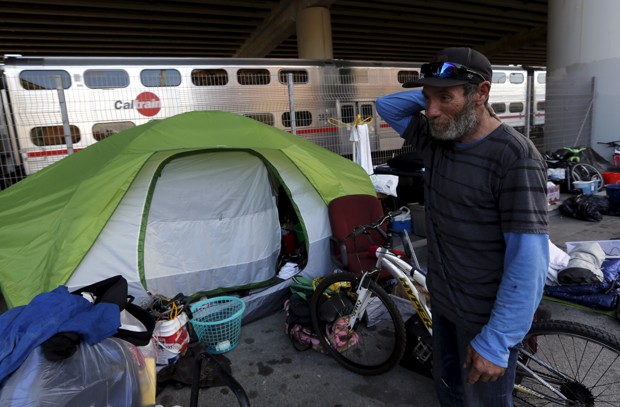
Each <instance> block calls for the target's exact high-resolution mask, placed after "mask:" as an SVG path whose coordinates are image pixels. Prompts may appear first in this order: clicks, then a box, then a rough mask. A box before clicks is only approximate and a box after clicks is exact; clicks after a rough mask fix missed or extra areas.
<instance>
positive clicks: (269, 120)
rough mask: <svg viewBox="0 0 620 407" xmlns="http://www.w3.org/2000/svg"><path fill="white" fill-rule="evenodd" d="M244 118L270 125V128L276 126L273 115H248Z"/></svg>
mask: <svg viewBox="0 0 620 407" xmlns="http://www.w3.org/2000/svg"><path fill="white" fill-rule="evenodd" d="M244 116H245V117H249V118H250V119H254V120H256V121H257V122H261V123H265V124H268V125H270V126H273V125H274V124H275V119H274V117H273V114H271V113H248V114H244Z"/></svg>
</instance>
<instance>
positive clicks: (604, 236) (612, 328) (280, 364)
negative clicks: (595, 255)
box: [157, 196, 620, 407]
mask: <svg viewBox="0 0 620 407" xmlns="http://www.w3.org/2000/svg"><path fill="white" fill-rule="evenodd" d="M563 198H566V197H564V196H563ZM550 238H551V241H552V242H553V243H555V244H556V245H557V246H558V247H560V248H561V249H564V250H566V242H576V241H598V240H610V239H612V238H620V217H613V216H605V217H603V220H602V221H600V222H588V221H582V220H577V219H573V218H569V217H565V216H562V215H561V214H560V213H559V211H558V210H557V206H556V207H550ZM418 243H420V242H418ZM422 243H423V242H422ZM418 246H419V248H418V249H417V251H418V253H419V254H420V256H419V257H420V259H421V260H422V261H423V259H424V246H423V245H421V246H420V245H418ZM542 305H543V307H545V308H546V309H547V310H549V311H550V312H551V317H552V318H553V319H563V320H569V321H577V322H581V323H584V324H588V325H591V326H595V327H599V328H601V329H604V330H606V331H608V332H610V333H613V334H614V335H616V336H618V337H619V338H620V322H619V321H618V319H616V318H613V317H610V316H608V315H606V314H603V313H600V312H595V311H593V310H590V309H582V308H579V307H574V306H568V305H566V304H563V303H557V302H554V301H550V300H544V301H543V304H542ZM284 320H285V315H284V312H283V311H278V312H276V313H274V314H272V315H269V316H267V317H264V318H262V319H259V320H256V321H253V322H251V323H248V324H246V325H243V326H242V328H241V336H240V340H239V345H238V346H237V347H236V348H234V349H233V350H231V351H230V352H227V353H225V354H224V356H226V357H227V358H228V359H229V361H230V362H231V370H232V375H233V376H234V377H235V379H236V380H237V381H238V382H239V384H240V385H241V386H243V388H244V389H245V391H246V393H247V395H248V398H249V401H250V403H251V405H252V406H312V407H316V406H333V407H339V406H360V407H363V406H424V407H433V406H438V405H439V404H438V402H437V398H436V396H435V391H434V388H433V383H432V381H431V380H430V379H429V378H427V377H425V376H423V375H421V374H419V373H416V372H413V371H411V370H408V369H406V368H404V367H402V366H397V367H396V368H394V369H393V370H391V371H390V372H388V373H386V374H384V375H380V376H372V377H369V376H361V375H357V374H355V373H352V372H349V371H347V370H345V369H344V368H342V367H341V366H340V365H338V364H337V363H336V361H335V360H333V359H332V358H331V357H329V356H327V355H323V354H321V353H318V352H315V351H313V350H308V351H303V352H300V351H297V350H295V349H294V348H293V346H292V344H291V342H290V340H289V338H288V336H287V335H286V334H285V331H284ZM198 401H199V402H198V405H199V406H237V405H239V404H238V402H237V399H236V397H235V396H234V394H233V393H232V392H231V391H230V390H229V389H228V388H226V387H212V388H207V389H201V391H200V393H199V398H198ZM157 403H158V404H159V405H161V406H164V407H173V406H184V407H185V406H189V405H190V388H189V387H183V388H180V389H177V388H174V387H173V386H166V387H165V388H164V389H163V390H162V391H161V393H160V394H159V395H158V396H157Z"/></svg>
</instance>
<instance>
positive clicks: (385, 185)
mask: <svg viewBox="0 0 620 407" xmlns="http://www.w3.org/2000/svg"><path fill="white" fill-rule="evenodd" d="M370 180H371V181H372V184H373V185H374V187H375V191H377V192H380V193H382V194H385V195H391V196H396V197H397V196H398V193H397V192H396V187H398V176H397V175H383V174H373V175H371V176H370Z"/></svg>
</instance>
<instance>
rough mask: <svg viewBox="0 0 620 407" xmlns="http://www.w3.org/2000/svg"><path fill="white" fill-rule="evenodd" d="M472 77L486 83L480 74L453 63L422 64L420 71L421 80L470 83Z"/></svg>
mask: <svg viewBox="0 0 620 407" xmlns="http://www.w3.org/2000/svg"><path fill="white" fill-rule="evenodd" d="M474 76H477V77H479V78H480V79H482V81H483V82H484V81H486V79H485V78H484V76H482V74H481V73H478V72H476V71H474V70H472V69H470V68H468V67H466V66H465V65H461V64H457V63H455V62H432V63H430V64H423V65H422V68H421V69H420V77H421V78H444V79H458V80H462V81H467V82H471V80H472V79H473V78H474ZM475 83H479V82H475Z"/></svg>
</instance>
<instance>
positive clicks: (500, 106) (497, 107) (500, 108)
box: [491, 103, 506, 113]
mask: <svg viewBox="0 0 620 407" xmlns="http://www.w3.org/2000/svg"><path fill="white" fill-rule="evenodd" d="M491 107H492V108H493V110H494V111H495V113H506V103H491Z"/></svg>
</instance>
